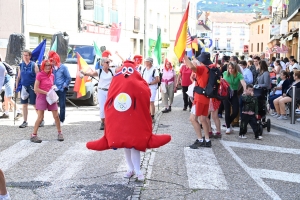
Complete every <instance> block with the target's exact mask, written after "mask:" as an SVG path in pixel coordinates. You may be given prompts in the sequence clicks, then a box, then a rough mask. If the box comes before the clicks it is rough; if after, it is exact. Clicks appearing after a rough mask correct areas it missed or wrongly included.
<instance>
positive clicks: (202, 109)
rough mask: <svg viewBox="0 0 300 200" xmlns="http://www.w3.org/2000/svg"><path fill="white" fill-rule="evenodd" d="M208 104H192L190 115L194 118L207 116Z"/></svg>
mask: <svg viewBox="0 0 300 200" xmlns="http://www.w3.org/2000/svg"><path fill="white" fill-rule="evenodd" d="M208 108H209V104H203V103H201V102H194V105H193V106H192V109H191V113H192V114H194V115H195V116H208Z"/></svg>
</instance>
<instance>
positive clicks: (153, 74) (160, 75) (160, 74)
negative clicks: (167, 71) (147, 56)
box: [142, 68, 162, 87]
mask: <svg viewBox="0 0 300 200" xmlns="http://www.w3.org/2000/svg"><path fill="white" fill-rule="evenodd" d="M145 70H146V68H145V69H144V70H143V73H142V77H143V76H144V72H145ZM155 71H156V69H155V68H154V69H153V73H152V78H155ZM161 77H162V73H159V82H158V83H157V85H158V87H159V86H160V84H161Z"/></svg>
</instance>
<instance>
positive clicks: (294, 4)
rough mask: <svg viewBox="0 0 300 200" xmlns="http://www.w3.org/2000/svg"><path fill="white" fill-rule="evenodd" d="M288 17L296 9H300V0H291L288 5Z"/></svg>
mask: <svg viewBox="0 0 300 200" xmlns="http://www.w3.org/2000/svg"><path fill="white" fill-rule="evenodd" d="M288 9H289V10H288V18H289V17H290V16H291V15H292V14H293V13H294V12H295V11H296V10H299V9H300V1H299V0H290V1H289V7H288Z"/></svg>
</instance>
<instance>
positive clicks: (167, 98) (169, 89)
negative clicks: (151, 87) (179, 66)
mask: <svg viewBox="0 0 300 200" xmlns="http://www.w3.org/2000/svg"><path fill="white" fill-rule="evenodd" d="M162 72H163V74H162V79H161V86H160V87H161V93H162V100H163V104H164V105H165V109H164V110H163V111H162V112H163V113H167V112H171V106H172V103H173V99H174V92H175V91H176V87H174V86H175V85H174V83H176V73H175V71H174V69H173V68H172V64H171V63H170V62H169V61H168V60H166V62H165V67H164V69H163V71H162ZM162 87H164V89H162Z"/></svg>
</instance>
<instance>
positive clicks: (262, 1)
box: [197, 0, 272, 15]
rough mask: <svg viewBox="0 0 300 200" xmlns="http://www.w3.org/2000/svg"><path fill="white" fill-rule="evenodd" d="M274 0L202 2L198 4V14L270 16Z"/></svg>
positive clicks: (207, 0) (218, 0) (204, 0)
mask: <svg viewBox="0 0 300 200" xmlns="http://www.w3.org/2000/svg"><path fill="white" fill-rule="evenodd" d="M271 3H272V0H200V1H198V3H197V12H198V13H201V12H203V11H210V12H233V13H255V12H261V13H262V14H263V15H268V14H269V6H270V4H271Z"/></svg>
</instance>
